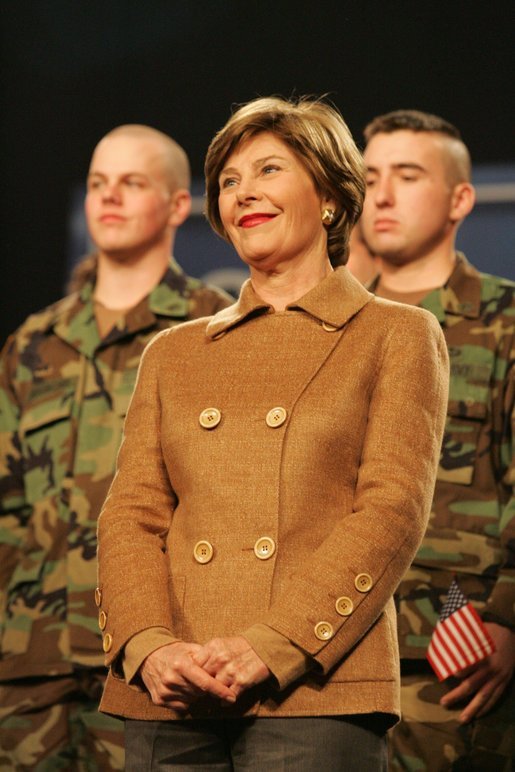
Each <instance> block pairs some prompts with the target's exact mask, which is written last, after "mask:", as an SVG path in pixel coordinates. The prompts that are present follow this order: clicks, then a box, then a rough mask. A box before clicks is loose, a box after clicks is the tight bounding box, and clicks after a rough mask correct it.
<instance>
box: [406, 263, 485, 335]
mask: <svg viewBox="0 0 515 772" xmlns="http://www.w3.org/2000/svg"><path fill="white" fill-rule="evenodd" d="M420 306H421V308H425V309H427V310H428V311H431V312H432V313H433V314H434V315H435V316H436V317H437V319H438V320H439V321H440V322H441V323H442V324H443V323H444V322H445V320H446V317H447V315H449V316H464V317H466V318H468V319H477V318H478V317H479V315H480V311H481V275H480V273H479V271H477V270H476V269H475V268H474V266H472V265H471V264H470V263H469V262H468V260H467V258H466V257H465V255H464V254H462V253H461V252H457V253H456V265H455V266H454V269H453V272H452V273H451V275H450V276H449V279H448V280H447V282H446V284H445V285H444V286H443V287H441V288H439V289H435V290H433V291H432V292H430V293H429V294H428V295H426V297H425V298H424V299H423V300H422V301H421V303H420Z"/></svg>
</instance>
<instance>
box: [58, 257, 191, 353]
mask: <svg viewBox="0 0 515 772" xmlns="http://www.w3.org/2000/svg"><path fill="white" fill-rule="evenodd" d="M187 284H188V278H187V276H186V274H185V273H184V272H183V270H182V269H181V268H180V266H179V265H178V264H177V263H176V262H175V260H174V259H173V258H171V260H170V263H169V266H168V268H167V270H166V273H165V274H164V276H163V278H162V279H161V281H160V282H159V284H158V285H157V286H156V287H154V289H153V290H152V291H151V292H150V294H149V295H147V296H146V297H144V298H143V299H142V300H141V301H140V302H139V303H138V305H137V306H135V307H134V308H131V309H130V311H129V312H128V313H127V314H126V316H125V320H124V325H123V327H115V328H113V330H111V332H110V333H109V335H108V336H107V337H106V338H104V339H102V340H101V339H100V338H99V335H98V329H97V324H96V320H95V312H94V306H93V292H94V288H95V284H94V281H88V282H86V283H85V285H84V286H83V287H82V289H81V290H80V292H77V293H73V294H72V295H69V296H67V297H66V298H64V299H63V300H62V301H61V302H59V303H57V304H56V305H55V308H54V313H53V314H52V315H50V317H49V323H48V327H47V329H51V328H53V330H54V332H55V334H56V335H57V336H58V337H60V338H62V340H65V341H66V342H68V343H69V344H70V345H71V346H73V347H74V348H76V349H77V350H78V351H80V352H81V353H83V354H85V355H86V356H88V357H91V356H93V354H94V352H95V351H96V349H97V348H99V347H100V346H102V347H103V346H109V345H111V344H113V343H116V342H117V341H119V340H121V339H122V338H125V337H127V336H130V335H133V334H135V333H137V332H139V331H141V330H144V329H149V328H152V327H153V326H155V324H156V322H157V317H158V316H164V317H170V318H177V319H186V318H187V315H188V298H187V294H188V293H187Z"/></svg>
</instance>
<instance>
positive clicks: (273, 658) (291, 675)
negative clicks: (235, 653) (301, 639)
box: [242, 624, 316, 689]
mask: <svg viewBox="0 0 515 772" xmlns="http://www.w3.org/2000/svg"><path fill="white" fill-rule="evenodd" d="M242 635H243V637H244V638H246V639H247V641H248V642H249V643H250V645H251V646H252V648H253V649H254V651H255V652H256V654H257V655H258V657H260V658H261V659H262V660H263V662H264V663H265V665H266V666H267V667H268V669H269V670H270V672H271V673H272V676H273V678H274V679H275V682H276V686H277V688H278V689H285V688H286V687H287V686H289V684H291V683H292V682H293V681H296V680H297V679H298V678H300V677H301V676H302V675H304V673H307V672H308V670H312V668H313V667H314V666H315V665H316V662H315V661H314V660H313V659H312V658H311V657H310V656H309V655H308V654H306V653H305V652H304V651H302V649H299V648H298V647H297V646H295V644H293V643H292V642H291V641H290V640H289V639H288V638H286V637H285V636H284V635H281V633H278V632H277V631H276V630H274V629H273V628H271V627H269V626H268V625H264V624H255V625H252V627H249V628H248V629H247V630H245V631H244V632H243V633H242Z"/></svg>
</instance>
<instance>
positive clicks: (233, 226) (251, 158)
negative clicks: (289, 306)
mask: <svg viewBox="0 0 515 772" xmlns="http://www.w3.org/2000/svg"><path fill="white" fill-rule="evenodd" d="M219 185H220V192H219V196H218V205H219V209H220V217H221V220H222V223H223V225H224V228H225V230H226V232H227V235H228V236H229V238H230V240H231V242H232V244H233V246H234V248H235V249H236V251H237V252H238V254H239V256H240V257H241V259H242V260H243V261H244V262H245V263H247V264H248V265H249V266H251V267H253V268H257V269H259V270H264V271H273V270H274V269H275V268H276V267H277V266H278V265H280V264H282V263H286V262H288V261H292V260H293V261H295V260H296V259H299V260H304V259H305V258H310V257H311V256H313V257H314V258H315V259H326V258H327V234H326V231H325V228H324V226H323V223H322V220H321V212H322V209H323V208H324V207H325V206H327V205H331V202H329V201H328V200H327V199H325V198H323V197H322V196H320V194H319V193H317V191H316V189H315V184H314V181H313V178H312V177H311V175H310V173H309V172H308V171H307V170H306V168H305V167H304V165H303V164H302V163H301V161H300V160H299V159H298V157H297V155H296V154H295V153H294V152H293V151H292V150H291V149H290V148H289V147H288V145H286V144H285V143H284V142H283V141H282V140H281V139H279V138H278V137H276V136H275V135H274V134H272V133H270V132H263V133H261V134H257V135H256V136H254V137H251V139H249V140H247V141H246V142H244V143H243V144H242V145H239V146H238V147H237V148H236V149H235V151H234V152H233V153H232V154H231V155H230V156H229V157H228V158H227V161H226V163H225V165H224V168H223V170H222V172H221V173H220V177H219Z"/></svg>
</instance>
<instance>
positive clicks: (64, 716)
mask: <svg viewBox="0 0 515 772" xmlns="http://www.w3.org/2000/svg"><path fill="white" fill-rule="evenodd" d="M189 176H190V175H189V164H188V160H187V157H186V154H185V153H184V151H183V150H182V148H181V147H179V145H177V144H176V143H175V142H174V141H173V140H172V139H171V138H170V137H168V136H166V135H165V134H162V133H161V132H159V131H156V130H155V129H152V128H150V127H147V126H138V125H130V126H121V127H118V128H116V129H114V130H113V131H111V132H110V133H109V134H107V135H106V136H105V137H104V138H103V139H102V140H101V141H100V143H99V144H98V145H97V147H96V149H95V151H94V153H93V158H92V161H91V166H90V170H89V175H88V185H87V196H86V217H87V221H88V226H89V230H90V233H91V237H92V239H93V241H94V243H95V245H96V248H97V252H96V255H95V256H94V257H93V258H87V259H86V262H85V263H84V264H83V265H82V266H80V268H79V270H78V273H77V276H76V277H75V285H76V287H77V288H76V290H75V291H74V292H72V293H71V294H70V295H68V296H67V297H65V298H64V299H63V300H60V301H58V302H57V303H55V304H54V305H52V306H50V307H48V308H46V309H45V310H43V311H41V312H39V313H37V314H34V315H32V316H30V317H29V318H28V319H27V320H26V321H25V323H24V324H22V325H21V327H20V328H19V329H18V331H17V332H15V333H14V335H12V336H11V337H10V338H9V339H8V341H7V343H6V345H5V347H4V349H3V352H2V355H1V374H0V379H1V380H0V437H1V452H0V465H1V471H0V479H1V503H0V507H1V509H0V612H1V613H0V769H9V770H11V769H12V770H22V769H23V770H25V769H34V770H57V769H63V770H82V769H84V770H85V769H88V770H111V769H113V770H114V769H123V766H124V760H123V724H122V723H121V722H119V721H117V720H116V719H114V718H109V717H107V716H102V714H100V713H98V712H97V706H98V701H99V697H100V694H101V692H102V685H103V682H104V667H103V664H102V663H103V655H102V651H101V649H102V645H101V637H100V631H99V629H98V625H100V628H102V627H104V626H105V620H104V619H102V616H100V618H99V616H98V609H97V606H96V605H95V599H94V589H95V584H96V522H97V516H98V513H99V511H100V508H101V505H102V503H103V501H104V498H105V496H106V494H107V490H108V488H109V485H110V483H111V480H112V477H113V473H114V469H115V461H116V455H117V450H118V445H119V443H120V438H121V431H122V424H123V419H124V415H125V412H126V410H127V405H128V402H129V399H130V396H131V393H132V390H133V386H134V381H135V377H136V371H137V367H138V362H139V359H140V356H141V353H142V351H143V348H144V347H145V345H146V343H147V342H148V341H149V340H150V338H152V336H153V335H155V333H156V332H158V331H159V330H162V329H164V328H166V327H170V326H173V325H175V324H178V323H180V322H184V321H186V320H188V319H194V318H197V317H201V316H207V315H210V314H213V313H215V312H216V311H218V310H219V309H221V308H224V307H225V306H227V305H229V304H230V303H231V302H232V301H231V299H230V298H229V297H228V296H226V295H225V294H224V293H221V292H219V291H217V290H214V289H210V288H208V287H206V286H203V285H202V283H201V282H200V281H198V280H196V279H191V278H189V277H187V276H186V275H185V274H184V273H183V272H182V270H181V269H180V267H179V266H178V265H177V263H176V262H175V261H174V260H173V258H172V257H171V254H172V249H173V244H174V239H175V233H176V230H177V228H178V227H179V226H180V225H181V223H183V222H184V220H185V219H186V218H187V217H188V215H189V213H190V206H191V197H190V193H189V190H188V189H189V181H190V179H189Z"/></svg>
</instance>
